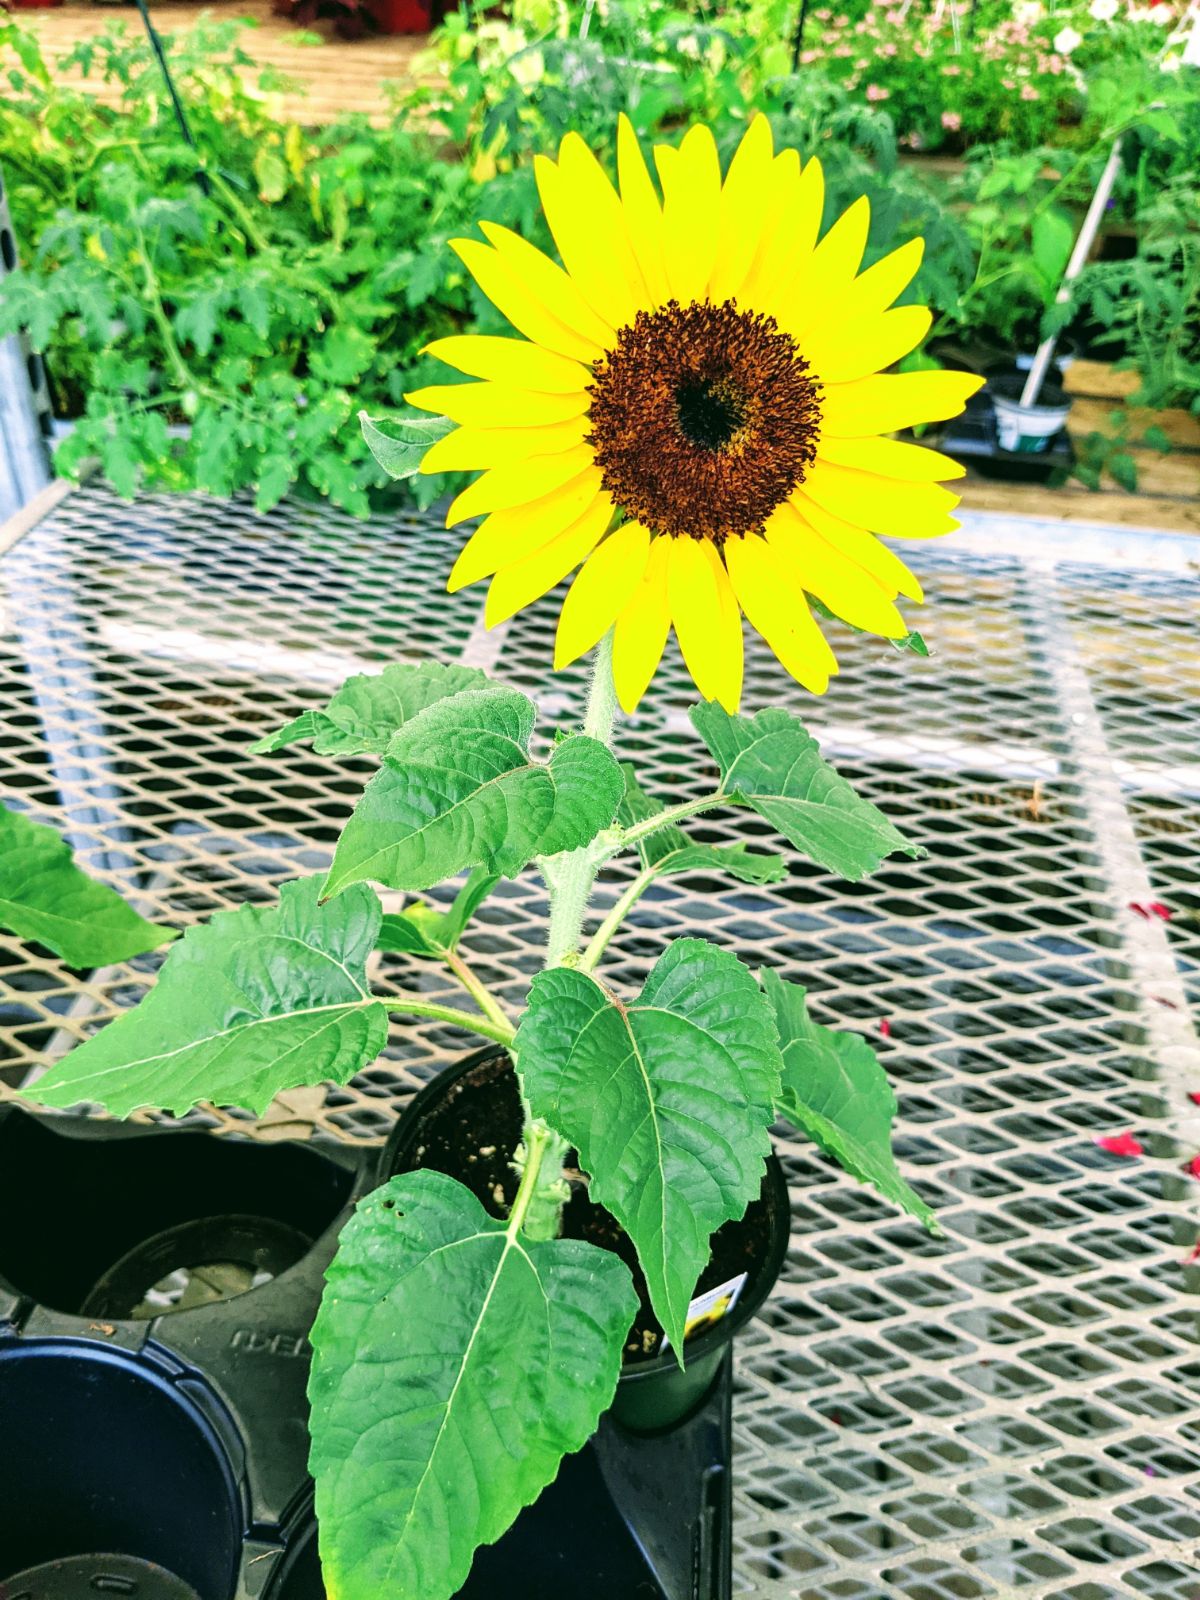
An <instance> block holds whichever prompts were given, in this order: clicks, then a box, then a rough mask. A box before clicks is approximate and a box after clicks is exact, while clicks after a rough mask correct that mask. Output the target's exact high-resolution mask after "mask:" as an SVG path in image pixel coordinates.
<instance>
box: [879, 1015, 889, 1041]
mask: <svg viewBox="0 0 1200 1600" xmlns="http://www.w3.org/2000/svg"><path fill="white" fill-rule="evenodd" d="M879 1031H880V1033H881V1034H882V1035H883V1037H884V1038H885V1039H890V1038H891V1037H892V1024H891V1022H890V1021H889V1020H888V1018H887V1017H880V1019H879Z"/></svg>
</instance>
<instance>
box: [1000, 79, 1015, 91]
mask: <svg viewBox="0 0 1200 1600" xmlns="http://www.w3.org/2000/svg"><path fill="white" fill-rule="evenodd" d="M1000 82H1001V83H1002V84H1003V85H1004V87H1005V88H1006V89H1015V88H1016V87H1017V86H1016V84H1015V83H1014V82H1013V81H1012V79H1011V78H1001V79H1000Z"/></svg>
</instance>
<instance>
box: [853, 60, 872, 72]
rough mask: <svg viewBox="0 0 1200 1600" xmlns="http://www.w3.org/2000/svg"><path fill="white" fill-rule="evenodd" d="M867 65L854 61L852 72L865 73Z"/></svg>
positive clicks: (863, 62)
mask: <svg viewBox="0 0 1200 1600" xmlns="http://www.w3.org/2000/svg"><path fill="white" fill-rule="evenodd" d="M869 65H870V63H869V62H866V61H856V62H855V63H854V70H855V72H865V71H866V70H867V67H868V66H869Z"/></svg>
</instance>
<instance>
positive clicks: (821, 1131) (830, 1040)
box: [762, 969, 937, 1231]
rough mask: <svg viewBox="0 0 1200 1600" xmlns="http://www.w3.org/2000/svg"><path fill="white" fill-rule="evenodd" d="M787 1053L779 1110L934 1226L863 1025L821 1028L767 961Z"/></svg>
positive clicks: (794, 987) (767, 983)
mask: <svg viewBox="0 0 1200 1600" xmlns="http://www.w3.org/2000/svg"><path fill="white" fill-rule="evenodd" d="M762 984H763V991H764V993H765V994H766V997H767V999H768V1001H769V1002H770V1005H771V1009H772V1010H773V1011H774V1013H775V1023H776V1026H777V1027H778V1029H779V1045H780V1049H781V1051H782V1053H783V1086H782V1090H781V1092H780V1096H779V1114H780V1115H781V1116H783V1117H786V1118H787V1120H788V1121H789V1122H793V1123H795V1125H796V1126H797V1127H798V1128H803V1129H804V1131H805V1133H807V1134H808V1135H809V1137H810V1138H812V1139H814V1140H815V1141H816V1143H817V1144H819V1145H820V1147H821V1149H822V1150H824V1151H826V1152H827V1153H828V1154H829V1155H831V1156H832V1157H833V1158H834V1160H835V1161H837V1162H839V1163H840V1165H841V1166H843V1167H844V1168H845V1169H846V1171H847V1172H848V1173H850V1175H851V1177H854V1178H858V1179H859V1180H860V1181H862V1182H863V1183H869V1184H872V1185H873V1186H874V1187H875V1188H876V1189H878V1190H879V1193H880V1194H881V1195H883V1197H884V1199H885V1200H890V1201H891V1202H892V1203H893V1205H897V1206H900V1207H901V1208H902V1209H903V1210H905V1211H908V1212H911V1213H912V1215H913V1216H914V1217H919V1218H920V1220H921V1221H922V1222H923V1223H925V1225H926V1227H929V1228H931V1229H934V1230H935V1231H936V1228H937V1221H936V1218H935V1217H934V1214H933V1212H932V1211H931V1210H930V1209H929V1207H928V1206H927V1205H926V1204H925V1202H924V1200H922V1199H921V1197H920V1195H918V1194H916V1193H914V1191H913V1190H912V1189H910V1188H909V1186H908V1184H907V1183H905V1181H904V1179H903V1178H902V1177H901V1176H900V1171H899V1168H898V1167H897V1166H896V1158H895V1156H894V1155H893V1154H892V1118H893V1117H894V1116H895V1114H896V1096H895V1094H894V1093H893V1092H892V1086H891V1084H890V1083H889V1082H888V1078H887V1073H886V1072H884V1070H883V1068H882V1067H881V1066H880V1064H879V1058H878V1056H877V1055H876V1054H875V1052H874V1050H872V1049H871V1046H870V1045H869V1044H868V1043H867V1041H866V1040H865V1039H864V1038H863V1037H862V1036H861V1035H860V1034H857V1033H841V1032H839V1031H838V1030H837V1029H835V1028H823V1027H821V1025H820V1024H819V1023H816V1022H814V1021H813V1020H812V1018H811V1017H810V1016H809V1014H808V1006H807V1004H806V1001H805V991H804V989H803V988H802V987H801V986H800V984H798V983H788V982H787V980H786V979H784V978H781V977H780V976H779V974H778V973H776V972H772V971H771V970H770V969H764V971H763V973H762Z"/></svg>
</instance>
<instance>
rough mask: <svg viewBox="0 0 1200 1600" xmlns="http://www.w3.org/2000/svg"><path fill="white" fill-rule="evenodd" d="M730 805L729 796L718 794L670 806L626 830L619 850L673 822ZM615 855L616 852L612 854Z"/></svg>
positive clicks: (622, 834)
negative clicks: (715, 807) (716, 807)
mask: <svg viewBox="0 0 1200 1600" xmlns="http://www.w3.org/2000/svg"><path fill="white" fill-rule="evenodd" d="M728 804H729V796H728V795H727V794H723V793H720V792H718V793H717V794H709V795H705V797H704V799H703V800H686V801H684V803H683V804H682V805H679V806H668V807H667V809H666V810H665V811H660V812H659V813H658V815H657V816H653V817H647V818H646V820H645V822H635V823H634V825H633V827H632V828H625V829H624V830H623V831H622V833H621V842H620V844H619V845H618V847H617V849H620V850H624V849H627V848H628V846H629V845H631V844H636V843H637V842H638V840H639V839H647V838H649V836H650V835H651V834H652V833H657V832H658V830H659V829H660V828H665V827H667V826H668V825H669V824H670V823H672V822H679V821H681V820H682V819H683V818H684V817H694V816H696V815H697V814H698V813H699V812H701V811H711V810H712V808H713V807H714V806H722V805H728ZM611 853H612V854H613V855H615V854H616V853H617V852H616V850H614V851H612V852H611Z"/></svg>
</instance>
